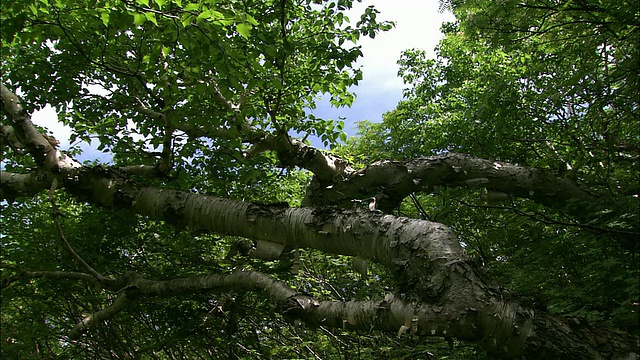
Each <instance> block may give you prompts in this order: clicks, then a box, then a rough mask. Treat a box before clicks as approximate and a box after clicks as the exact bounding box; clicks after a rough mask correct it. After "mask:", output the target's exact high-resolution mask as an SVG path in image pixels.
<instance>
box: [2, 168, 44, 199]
mask: <svg viewBox="0 0 640 360" xmlns="http://www.w3.org/2000/svg"><path fill="white" fill-rule="evenodd" d="M50 186H51V180H50V179H48V178H47V177H46V176H45V175H44V174H42V173H37V172H30V173H28V174H16V173H12V172H8V171H4V170H3V171H0V200H9V201H12V200H13V199H15V198H18V197H21V196H34V195H36V194H38V193H39V192H41V191H42V190H45V189H48V188H49V187H50Z"/></svg>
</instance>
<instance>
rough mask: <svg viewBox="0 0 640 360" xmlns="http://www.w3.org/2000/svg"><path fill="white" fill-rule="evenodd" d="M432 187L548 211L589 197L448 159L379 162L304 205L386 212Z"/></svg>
mask: <svg viewBox="0 0 640 360" xmlns="http://www.w3.org/2000/svg"><path fill="white" fill-rule="evenodd" d="M434 186H447V187H475V188H486V189H489V190H492V191H499V192H502V193H505V194H511V195H513V196H517V197H523V198H528V199H531V200H533V201H536V202H539V203H541V204H544V205H548V206H555V207H558V206H564V205H566V204H567V203H568V202H570V201H571V200H578V201H593V200H594V199H595V196H594V195H592V194H590V193H588V192H587V191H585V190H583V189H581V188H579V187H578V186H576V185H575V184H574V183H572V182H571V181H569V180H567V179H564V178H559V177H556V176H554V175H552V174H550V173H549V172H547V171H544V170H541V169H535V168H530V167H525V166H518V165H512V164H508V163H504V162H498V161H489V160H485V159H480V158H476V157H472V156H469V155H464V154H457V153H448V154H444V155H439V156H432V157H426V158H420V159H416V160H411V161H380V162H377V163H374V164H372V165H369V166H367V167H365V168H364V169H362V170H358V171H356V172H353V173H351V174H348V175H347V176H344V177H342V178H335V182H333V183H332V184H330V185H326V184H324V185H323V184H321V183H319V182H316V183H315V184H312V185H311V186H310V187H309V191H308V193H307V197H306V199H305V204H309V205H311V204H313V205H337V206H340V207H344V208H349V207H352V206H353V199H367V198H371V197H375V198H376V199H377V207H378V209H380V210H382V211H385V212H391V211H392V210H393V209H395V208H396V207H397V206H398V205H399V204H400V202H401V201H402V200H403V199H404V198H406V197H407V196H409V194H411V193H414V192H427V193H428V192H431V191H432V190H433V187H434Z"/></svg>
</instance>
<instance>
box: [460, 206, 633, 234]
mask: <svg viewBox="0 0 640 360" xmlns="http://www.w3.org/2000/svg"><path fill="white" fill-rule="evenodd" d="M458 202H459V203H460V204H461V205H464V206H467V207H471V208H479V209H498V210H508V211H511V212H513V213H515V214H517V215H520V216H524V217H528V218H530V219H532V220H535V221H538V222H541V223H543V224H549V225H561V226H571V227H577V228H581V229H585V230H588V231H591V232H593V233H597V234H602V233H611V234H620V235H630V236H636V237H640V233H638V232H632V231H624V230H615V229H607V228H602V227H598V226H594V225H589V224H580V223H578V222H575V221H573V222H564V221H558V220H554V219H552V218H550V217H549V216H547V215H545V214H542V213H540V212H537V211H536V212H533V213H528V212H525V211H522V210H518V209H516V208H514V207H511V206H500V205H474V204H469V203H467V202H465V201H462V200H458Z"/></svg>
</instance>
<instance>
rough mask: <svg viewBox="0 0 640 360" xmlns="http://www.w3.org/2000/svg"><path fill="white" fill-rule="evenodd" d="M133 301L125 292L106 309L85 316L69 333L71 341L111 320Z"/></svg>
mask: <svg viewBox="0 0 640 360" xmlns="http://www.w3.org/2000/svg"><path fill="white" fill-rule="evenodd" d="M132 302H133V301H132V300H131V299H129V298H128V296H127V294H126V292H123V293H121V294H120V295H119V296H118V297H117V298H116V300H115V301H114V302H113V303H112V304H111V305H109V306H107V307H106V308H104V309H102V310H99V311H96V312H94V313H92V314H91V315H88V316H86V317H85V318H84V319H82V321H80V322H79V323H78V324H77V325H76V326H75V327H74V328H73V329H72V330H71V332H70V333H69V338H70V339H71V340H77V339H79V338H80V336H81V335H82V334H83V333H84V332H85V331H87V330H88V329H90V328H94V327H96V326H98V325H100V324H101V323H102V322H104V321H107V320H110V319H112V318H113V317H114V316H116V314H118V313H119V312H120V311H122V310H123V309H124V308H126V307H127V306H129V305H130V304H131V303H132Z"/></svg>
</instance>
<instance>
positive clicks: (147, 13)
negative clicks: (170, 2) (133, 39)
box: [144, 12, 158, 26]
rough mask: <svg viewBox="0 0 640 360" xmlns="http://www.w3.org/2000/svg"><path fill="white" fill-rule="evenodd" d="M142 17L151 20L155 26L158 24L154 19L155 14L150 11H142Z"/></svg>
mask: <svg viewBox="0 0 640 360" xmlns="http://www.w3.org/2000/svg"><path fill="white" fill-rule="evenodd" d="M144 17H145V18H146V19H147V20H149V21H151V22H152V23H154V24H155V25H156V26H158V21H157V20H156V14H155V13H152V12H146V13H144Z"/></svg>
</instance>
